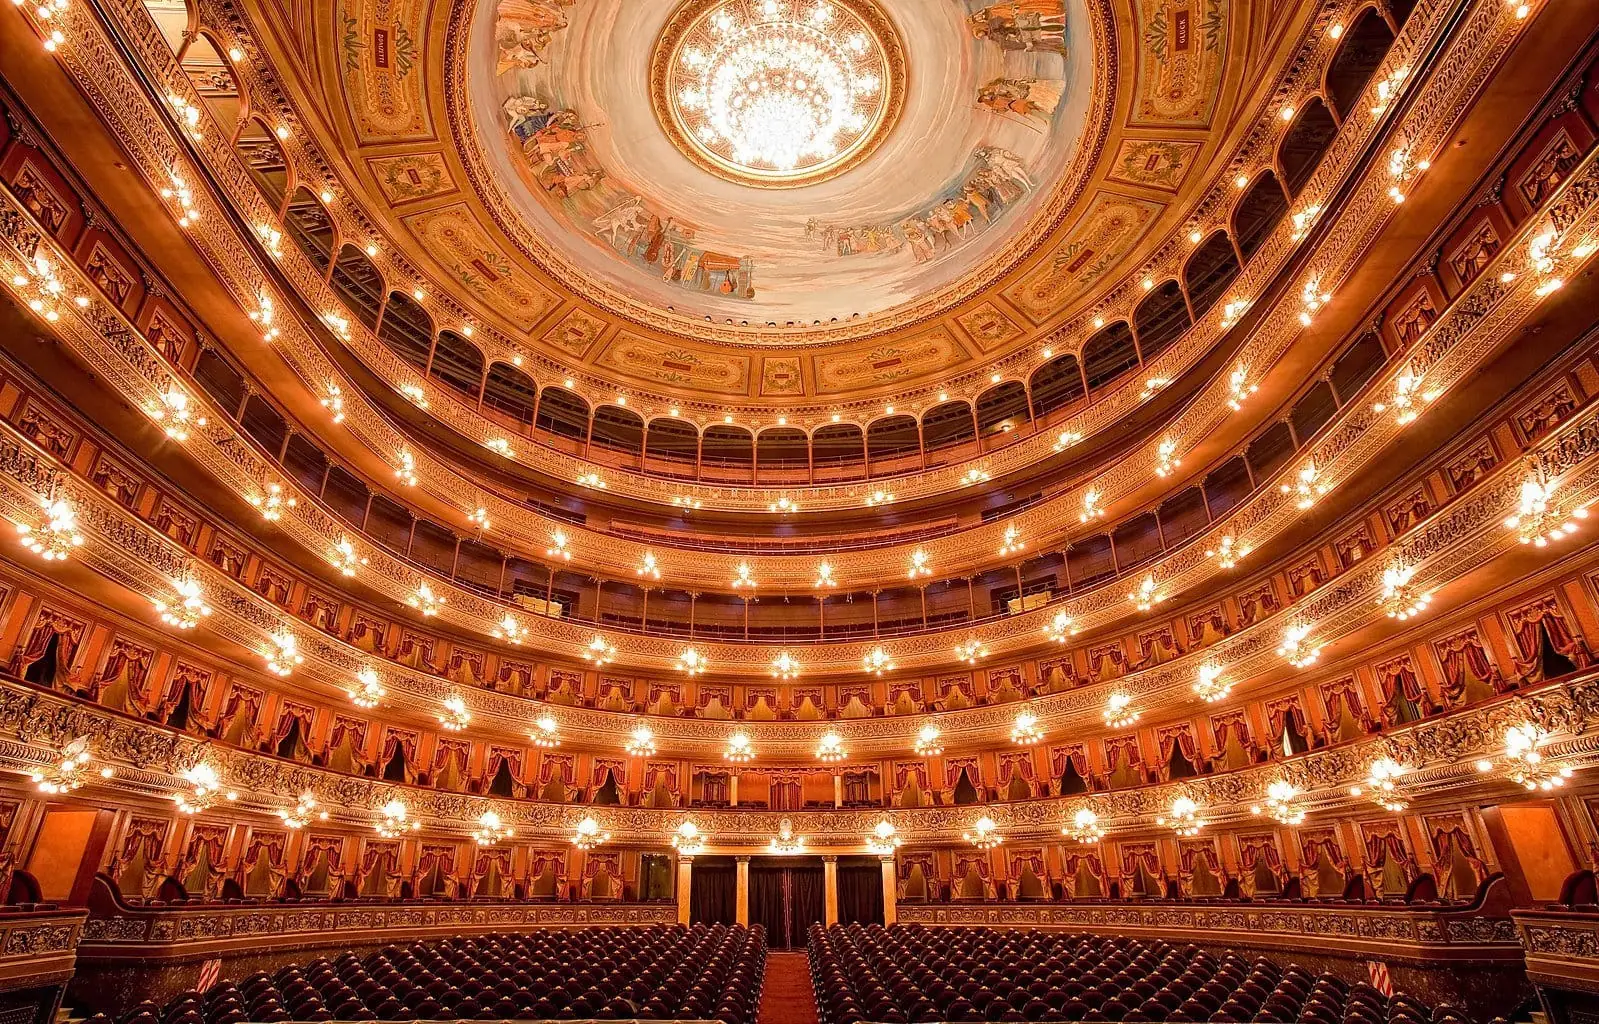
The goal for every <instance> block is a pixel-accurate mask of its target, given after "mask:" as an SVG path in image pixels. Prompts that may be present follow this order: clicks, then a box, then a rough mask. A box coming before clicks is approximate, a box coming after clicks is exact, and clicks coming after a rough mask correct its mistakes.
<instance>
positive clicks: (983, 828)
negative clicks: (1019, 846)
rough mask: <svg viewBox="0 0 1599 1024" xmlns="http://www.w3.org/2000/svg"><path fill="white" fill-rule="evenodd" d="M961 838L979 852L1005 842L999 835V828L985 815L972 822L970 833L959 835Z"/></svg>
mask: <svg viewBox="0 0 1599 1024" xmlns="http://www.w3.org/2000/svg"><path fill="white" fill-rule="evenodd" d="M961 838H962V839H964V840H966V841H967V842H968V843H971V844H972V845H973V846H975V847H977V848H978V849H979V850H992V849H993V848H994V847H996V846H998V845H999V844H1000V843H1003V842H1004V841H1005V838H1004V837H1003V836H1001V835H1000V834H999V826H998V825H996V824H995V823H994V819H993V818H990V817H989V816H988V815H986V814H985V815H983V816H982V817H981V818H978V819H977V820H976V821H974V822H972V828H971V831H970V832H963V833H961Z"/></svg>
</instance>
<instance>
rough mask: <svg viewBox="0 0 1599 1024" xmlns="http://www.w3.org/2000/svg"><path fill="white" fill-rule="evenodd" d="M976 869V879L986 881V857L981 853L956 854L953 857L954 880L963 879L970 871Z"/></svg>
mask: <svg viewBox="0 0 1599 1024" xmlns="http://www.w3.org/2000/svg"><path fill="white" fill-rule="evenodd" d="M972 868H976V869H977V877H978V878H981V879H982V880H983V881H985V882H986V881H988V874H989V870H988V856H987V855H986V854H981V853H957V854H956V855H955V878H956V879H957V880H959V879H962V878H965V877H966V876H967V875H968V874H970V873H971V869H972Z"/></svg>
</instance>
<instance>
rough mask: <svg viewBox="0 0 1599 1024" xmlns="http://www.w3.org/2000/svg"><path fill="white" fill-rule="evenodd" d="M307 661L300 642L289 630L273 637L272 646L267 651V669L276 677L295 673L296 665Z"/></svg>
mask: <svg viewBox="0 0 1599 1024" xmlns="http://www.w3.org/2000/svg"><path fill="white" fill-rule="evenodd" d="M304 661H305V658H304V656H302V655H301V654H300V642H299V641H298V640H296V639H295V636H294V634H293V633H290V632H288V631H287V630H284V631H281V632H278V633H276V634H274V635H273V637H272V646H271V648H270V649H268V651H267V655H266V669H267V671H268V672H270V673H272V674H273V675H275V676H279V677H287V676H290V675H292V674H293V673H294V668H295V666H296V665H300V664H302V663H303V662H304Z"/></svg>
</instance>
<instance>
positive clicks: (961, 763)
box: [944, 757, 983, 789]
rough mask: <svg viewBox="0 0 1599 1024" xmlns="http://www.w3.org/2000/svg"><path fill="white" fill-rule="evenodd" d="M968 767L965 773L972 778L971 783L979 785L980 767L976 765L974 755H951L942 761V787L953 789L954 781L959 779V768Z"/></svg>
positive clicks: (980, 781)
mask: <svg viewBox="0 0 1599 1024" xmlns="http://www.w3.org/2000/svg"><path fill="white" fill-rule="evenodd" d="M963 768H964V769H968V771H967V775H968V776H969V777H970V778H971V780H972V785H974V786H981V785H982V784H983V783H982V769H981V768H979V767H978V765H977V758H975V757H952V758H948V759H947V760H945V762H944V788H945V789H954V788H955V783H957V782H959V781H960V777H961V769H963Z"/></svg>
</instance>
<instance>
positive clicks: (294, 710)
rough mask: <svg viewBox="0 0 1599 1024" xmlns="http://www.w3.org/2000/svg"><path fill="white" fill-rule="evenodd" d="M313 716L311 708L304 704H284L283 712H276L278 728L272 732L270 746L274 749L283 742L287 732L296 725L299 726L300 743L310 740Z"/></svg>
mask: <svg viewBox="0 0 1599 1024" xmlns="http://www.w3.org/2000/svg"><path fill="white" fill-rule="evenodd" d="M313 714H315V711H313V710H312V709H311V708H309V707H306V706H305V705H304V704H287V703H286V704H284V705H283V710H282V711H280V712H278V726H277V728H276V729H274V730H273V731H272V745H273V746H274V747H275V746H277V745H278V744H279V743H282V742H283V738H284V737H285V736H287V735H289V730H291V729H293V728H294V726H295V725H296V724H298V725H299V726H300V742H301V743H304V742H306V741H307V740H309V739H310V738H311V716H312V715H313Z"/></svg>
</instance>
